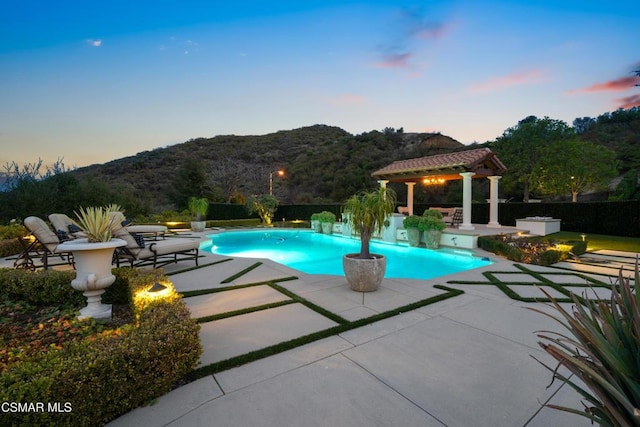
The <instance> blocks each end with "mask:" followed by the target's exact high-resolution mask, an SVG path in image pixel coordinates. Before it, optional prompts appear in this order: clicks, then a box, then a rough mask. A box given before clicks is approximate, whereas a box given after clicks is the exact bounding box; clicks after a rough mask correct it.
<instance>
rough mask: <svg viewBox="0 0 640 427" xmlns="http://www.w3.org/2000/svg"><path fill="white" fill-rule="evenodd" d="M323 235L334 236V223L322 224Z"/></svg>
mask: <svg viewBox="0 0 640 427" xmlns="http://www.w3.org/2000/svg"><path fill="white" fill-rule="evenodd" d="M320 224H321V227H322V234H332V233H333V223H332V222H321V223H320Z"/></svg>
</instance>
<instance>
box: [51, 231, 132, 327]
mask: <svg viewBox="0 0 640 427" xmlns="http://www.w3.org/2000/svg"><path fill="white" fill-rule="evenodd" d="M126 244H127V242H125V241H124V240H122V239H111V240H110V241H108V242H96V243H93V242H92V243H89V242H88V241H87V239H76V240H73V241H68V242H64V243H61V244H60V246H58V247H59V248H60V251H63V250H64V251H70V252H72V253H73V259H74V261H75V265H76V278H75V279H73V280H72V281H71V286H72V287H73V288H74V289H76V290H78V291H82V294H83V295H84V296H85V297H86V298H87V306H86V307H84V308H83V309H82V310H80V316H78V319H84V318H87V317H93V318H95V319H110V318H111V305H109V304H102V294H103V293H104V291H105V289H106V288H108V287H109V286H111V285H112V284H113V282H114V281H115V280H116V277H115V276H114V275H113V274H111V265H112V260H113V252H114V251H115V249H116V248H117V247H120V246H126Z"/></svg>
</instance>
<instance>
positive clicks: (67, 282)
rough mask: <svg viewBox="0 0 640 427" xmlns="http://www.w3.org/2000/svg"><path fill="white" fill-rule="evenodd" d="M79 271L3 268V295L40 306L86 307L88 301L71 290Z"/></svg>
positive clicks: (0, 280) (0, 281) (0, 273)
mask: <svg viewBox="0 0 640 427" xmlns="http://www.w3.org/2000/svg"><path fill="white" fill-rule="evenodd" d="M75 277H76V273H75V271H56V270H38V271H35V272H33V271H28V270H14V269H10V268H0V295H2V296H3V298H4V299H8V300H12V301H24V302H26V303H29V304H33V305H36V306H43V305H60V304H63V305H67V306H76V307H82V305H83V303H84V297H83V296H82V293H81V292H78V291H76V290H75V289H73V288H72V287H71V281H72V280H73V279H74V278H75Z"/></svg>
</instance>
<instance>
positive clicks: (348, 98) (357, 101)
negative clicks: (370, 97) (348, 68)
mask: <svg viewBox="0 0 640 427" xmlns="http://www.w3.org/2000/svg"><path fill="white" fill-rule="evenodd" d="M331 103H332V104H333V105H336V106H342V107H344V106H352V105H362V104H366V103H367V98H366V97H365V96H362V95H358V94H354V93H344V94H342V95H338V96H336V97H334V98H333V99H332V100H331Z"/></svg>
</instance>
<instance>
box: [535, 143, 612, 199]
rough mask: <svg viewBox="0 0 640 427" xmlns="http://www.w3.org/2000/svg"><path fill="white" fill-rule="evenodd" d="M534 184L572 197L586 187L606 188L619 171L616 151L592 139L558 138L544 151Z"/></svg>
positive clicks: (575, 197) (556, 194)
mask: <svg viewBox="0 0 640 427" xmlns="http://www.w3.org/2000/svg"><path fill="white" fill-rule="evenodd" d="M535 175H536V179H537V181H536V183H535V188H536V189H537V190H538V191H540V192H541V193H542V194H547V195H551V196H559V195H563V194H567V193H571V201H572V202H577V201H578V194H580V193H582V192H584V191H585V190H598V189H601V188H606V186H607V185H608V183H609V182H610V181H611V179H612V178H614V177H615V176H616V175H617V168H616V154H615V153H614V152H613V151H611V150H608V149H607V148H605V147H603V146H601V145H597V144H593V143H591V142H585V141H580V140H577V139H572V140H569V141H555V142H553V143H552V144H550V145H549V146H548V147H547V148H546V150H545V151H544V156H543V158H542V160H541V161H540V163H539V165H538V168H537V171H536V173H535Z"/></svg>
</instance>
